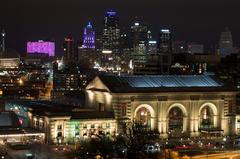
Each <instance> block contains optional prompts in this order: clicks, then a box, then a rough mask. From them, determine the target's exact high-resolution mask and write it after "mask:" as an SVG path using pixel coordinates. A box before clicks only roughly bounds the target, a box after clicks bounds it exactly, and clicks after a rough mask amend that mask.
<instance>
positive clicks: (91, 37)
mask: <svg viewBox="0 0 240 159" xmlns="http://www.w3.org/2000/svg"><path fill="white" fill-rule="evenodd" d="M83 48H86V49H95V31H94V30H93V26H92V24H91V22H88V24H87V26H86V27H85V28H84V35H83Z"/></svg>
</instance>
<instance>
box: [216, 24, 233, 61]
mask: <svg viewBox="0 0 240 159" xmlns="http://www.w3.org/2000/svg"><path fill="white" fill-rule="evenodd" d="M219 53H220V55H221V56H226V55H229V54H231V53H233V40H232V34H231V31H230V30H229V29H228V28H226V30H225V31H223V32H221V35H220V40H219Z"/></svg>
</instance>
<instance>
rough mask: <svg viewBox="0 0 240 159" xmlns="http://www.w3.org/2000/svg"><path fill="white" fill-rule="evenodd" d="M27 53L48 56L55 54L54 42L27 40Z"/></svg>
mask: <svg viewBox="0 0 240 159" xmlns="http://www.w3.org/2000/svg"><path fill="white" fill-rule="evenodd" d="M27 53H28V54H38V53H39V54H47V55H49V56H54V55H55V43H54V42H49V41H42V40H39V41H34V42H27Z"/></svg>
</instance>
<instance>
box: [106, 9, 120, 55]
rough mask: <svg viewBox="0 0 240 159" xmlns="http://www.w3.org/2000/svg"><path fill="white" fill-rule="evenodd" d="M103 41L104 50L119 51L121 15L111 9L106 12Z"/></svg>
mask: <svg viewBox="0 0 240 159" xmlns="http://www.w3.org/2000/svg"><path fill="white" fill-rule="evenodd" d="M102 43H103V50H104V51H112V52H113V53H119V49H120V27H119V17H118V14H117V12H115V11H112V10H110V11H107V12H106V14H105V17H104V28H103V37H102Z"/></svg>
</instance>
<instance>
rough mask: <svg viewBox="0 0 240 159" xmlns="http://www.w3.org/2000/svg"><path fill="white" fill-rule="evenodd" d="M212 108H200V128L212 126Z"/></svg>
mask: <svg viewBox="0 0 240 159" xmlns="http://www.w3.org/2000/svg"><path fill="white" fill-rule="evenodd" d="M213 117H214V114H213V110H212V109H211V108H210V107H209V106H205V107H204V108H202V110H201V112H200V128H201V129H209V128H213V127H214V125H213Z"/></svg>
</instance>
